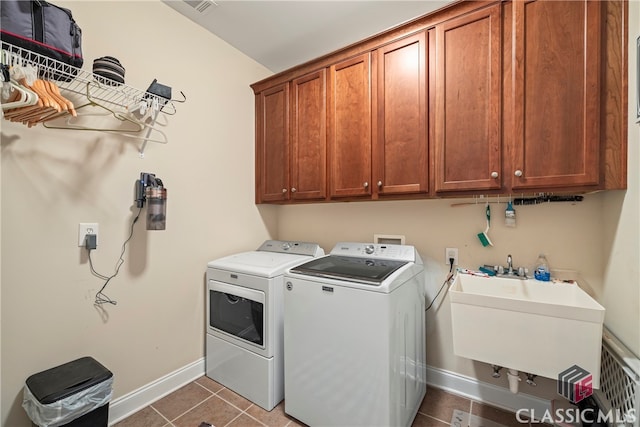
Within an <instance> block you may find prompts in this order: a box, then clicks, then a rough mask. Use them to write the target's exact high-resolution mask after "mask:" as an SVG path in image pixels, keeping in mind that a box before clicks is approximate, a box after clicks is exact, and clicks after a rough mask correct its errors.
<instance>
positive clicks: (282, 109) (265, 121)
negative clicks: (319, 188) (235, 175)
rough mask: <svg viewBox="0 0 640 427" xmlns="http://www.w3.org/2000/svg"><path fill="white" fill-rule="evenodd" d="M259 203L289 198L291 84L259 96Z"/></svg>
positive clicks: (257, 160) (257, 115) (257, 188)
mask: <svg viewBox="0 0 640 427" xmlns="http://www.w3.org/2000/svg"><path fill="white" fill-rule="evenodd" d="M256 137H257V138H256V142H257V144H256V181H257V182H256V203H265V202H278V201H284V200H288V199H289V84H288V83H284V84H281V85H277V86H274V87H273V88H270V89H267V90H264V91H262V92H260V93H259V94H257V95H256Z"/></svg>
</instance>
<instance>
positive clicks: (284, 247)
mask: <svg viewBox="0 0 640 427" xmlns="http://www.w3.org/2000/svg"><path fill="white" fill-rule="evenodd" d="M282 249H284V250H285V251H288V250H289V249H291V243H288V242H285V243H283V244H282Z"/></svg>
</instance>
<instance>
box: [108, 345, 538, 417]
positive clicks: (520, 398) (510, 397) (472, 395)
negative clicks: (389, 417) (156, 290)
mask: <svg viewBox="0 0 640 427" xmlns="http://www.w3.org/2000/svg"><path fill="white" fill-rule="evenodd" d="M204 374H205V359H204V357H203V358H201V359H199V360H196V361H195V362H192V363H190V364H188V365H186V366H184V367H182V368H180V369H178V370H176V371H174V372H171V373H169V374H167V375H165V376H164V377H162V378H158V379H157V380H155V381H153V382H151V383H149V384H147V385H144V386H142V387H140V388H139V389H137V390H134V391H132V392H131V393H128V394H125V395H124V396H121V397H119V398H117V399H115V400H113V401H112V402H111V403H110V404H109V425H113V424H115V423H117V422H119V421H122V420H123V419H125V418H126V417H128V416H130V415H132V414H134V413H136V412H138V411H139V410H141V409H142V408H144V407H146V406H148V405H150V404H151V403H153V402H155V401H156V400H158V399H161V398H162V397H164V396H166V395H168V394H169V393H171V392H173V391H175V390H177V389H179V388H180V387H182V386H184V385H186V384H188V383H190V382H191V381H194V380H196V379H198V378H200V377H201V376H203V375H204ZM427 384H428V385H431V386H434V387H437V388H441V389H443V390H447V391H450V392H451V393H454V394H458V395H460V396H464V397H467V398H469V399H473V400H476V401H478V402H482V403H487V404H489V405H493V406H497V407H500V408H503V409H506V410H509V411H512V412H515V411H517V410H518V409H520V408H527V409H533V410H535V412H536V413H544V412H545V411H547V410H551V402H549V401H548V400H545V399H541V398H539V397H535V396H531V395H528V394H525V393H518V394H513V393H511V392H510V391H509V390H508V389H506V388H504V387H498V386H495V385H493V384H488V383H484V382H481V381H478V380H477V379H475V378H471V377H466V376H463V375H460V374H457V373H455V372H451V371H445V370H443V369H440V368H434V367H432V366H427Z"/></svg>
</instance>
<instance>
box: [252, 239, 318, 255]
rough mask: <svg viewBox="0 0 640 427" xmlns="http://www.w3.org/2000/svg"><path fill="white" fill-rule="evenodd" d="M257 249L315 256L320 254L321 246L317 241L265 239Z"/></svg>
mask: <svg viewBox="0 0 640 427" xmlns="http://www.w3.org/2000/svg"><path fill="white" fill-rule="evenodd" d="M258 250H259V251H264V252H279V253H283V254H294V255H309V256H314V257H315V256H319V255H321V253H320V252H321V251H322V248H321V247H320V246H319V245H318V244H317V243H309V242H295V241H282V240H266V241H265V242H264V243H263V244H262V245H260V247H259V248H258Z"/></svg>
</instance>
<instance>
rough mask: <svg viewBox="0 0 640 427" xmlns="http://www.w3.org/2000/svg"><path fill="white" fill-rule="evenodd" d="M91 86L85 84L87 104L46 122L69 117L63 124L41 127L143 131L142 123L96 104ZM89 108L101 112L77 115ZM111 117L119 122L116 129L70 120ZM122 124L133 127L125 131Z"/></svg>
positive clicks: (89, 83)
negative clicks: (86, 124) (72, 113)
mask: <svg viewBox="0 0 640 427" xmlns="http://www.w3.org/2000/svg"><path fill="white" fill-rule="evenodd" d="M91 85H92V82H88V83H87V89H86V97H87V100H88V101H89V102H87V103H86V104H83V105H80V106H78V107H75V108H74V111H75V113H76V114H75V115H71V114H69V113H68V112H65V114H59V115H56V116H54V117H51V118H50V119H49V120H47V122H49V121H52V120H55V119H58V118H60V117H64V116H69V117H67V120H66V122H65V123H63V124H48V123H46V122H45V123H43V126H44V127H46V128H48V129H70V130H89V131H97V132H131V133H138V132H140V131H142V130H143V129H144V125H143V123H140V122H139V121H137V120H135V118H132V117H129V116H127V115H126V114H124V113H121V112H118V111H115V110H113V109H111V108H109V107H107V106H106V105H104V104H102V103H100V102H98V101H97V100H96V99H94V98H93V97H92V96H91V90H90V86H91ZM89 107H95V108H98V109H99V110H102V111H101V112H98V113H95V112H90V113H82V112H80V113H78V111H80V110H83V109H88V108H89ZM109 115H111V116H113V117H114V118H115V119H117V120H118V122H119V126H118V127H114V128H108V127H102V128H99V127H90V126H84V125H81V124H79V123H73V122H72V119H73V118H82V117H90V116H109ZM122 124H130V125H132V126H133V128H129V129H125V128H123V127H122Z"/></svg>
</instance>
